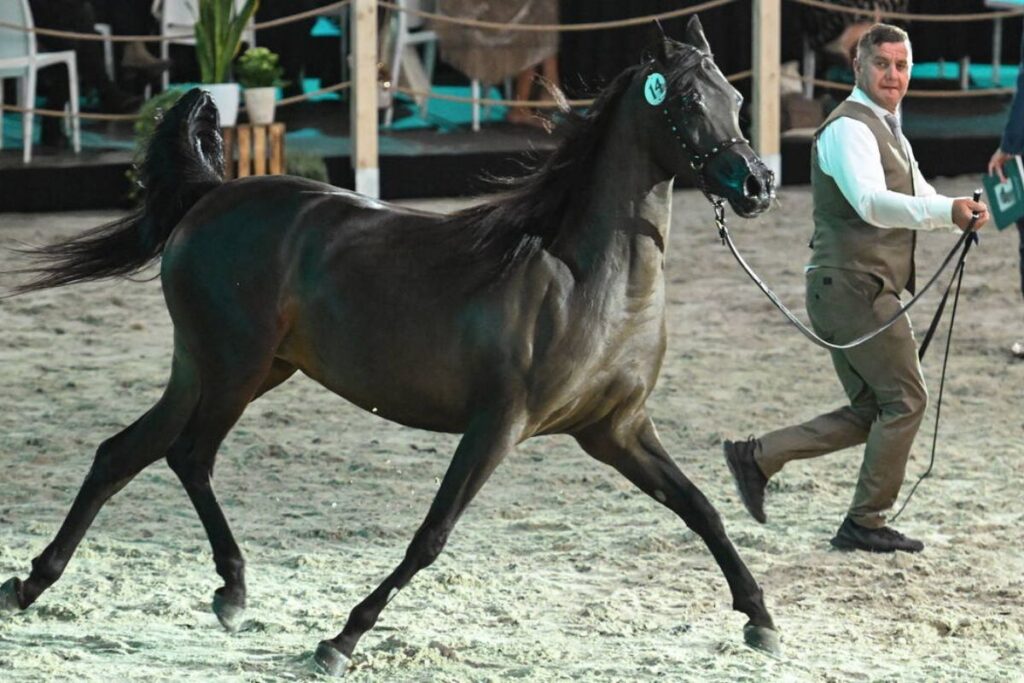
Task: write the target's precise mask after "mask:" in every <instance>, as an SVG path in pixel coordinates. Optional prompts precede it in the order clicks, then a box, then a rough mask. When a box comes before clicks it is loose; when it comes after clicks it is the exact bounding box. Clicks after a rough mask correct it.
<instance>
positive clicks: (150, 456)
mask: <svg viewBox="0 0 1024 683" xmlns="http://www.w3.org/2000/svg"><path fill="white" fill-rule="evenodd" d="M198 398H199V386H198V383H197V381H196V376H195V373H194V369H193V368H192V367H191V363H190V361H189V360H188V359H187V358H185V357H183V356H182V355H180V354H179V353H177V352H176V353H175V357H174V360H173V362H172V366H171V377H170V380H169V381H168V384H167V388H166V389H165V390H164V394H163V396H162V397H161V398H160V400H159V401H158V402H157V403H156V405H154V406H153V407H152V408H151V409H150V410H149V411H148V412H147V413H146V414H144V415H143V416H142V417H140V418H139V419H138V420H136V421H135V422H134V423H133V424H132V425H130V426H129V427H127V428H126V429H124V430H122V431H121V432H120V433H118V434H117V435H115V436H113V437H111V438H110V439H107V440H106V441H104V442H103V443H102V444H101V445H100V447H99V448H98V449H97V451H96V457H95V460H94V461H93V464H92V467H91V468H90V469H89V473H88V474H87V475H86V477H85V481H84V482H83V484H82V486H81V488H80V489H79V491H78V495H77V496H76V497H75V500H74V503H72V505H71V510H70V511H69V512H68V514H67V517H66V518H65V519H64V523H63V524H62V525H61V527H60V530H59V531H58V532H57V535H56V537H55V538H54V539H53V541H52V542H51V543H50V544H49V545H48V546H47V547H46V549H44V550H43V552H42V553H40V554H39V556H38V557H36V558H35V559H33V560H32V572H31V573H30V574H29V576H28V578H27V579H26V580H25V581H21V580H20V579H17V578H12V579H10V580H8V581H7V582H6V583H4V584H3V586H0V610H3V609H4V608H6V609H10V610H14V609H26V608H28V607H29V605H31V604H32V603H33V602H35V601H36V599H37V598H38V597H39V596H40V594H42V592H43V591H45V590H46V589H47V588H49V587H50V586H52V585H53V584H54V583H55V582H56V581H57V579H59V578H60V576H61V574H62V573H63V572H64V569H65V567H67V564H68V562H69V561H70V560H71V556H72V555H73V554H74V552H75V549H76V548H77V547H78V544H79V543H80V542H81V540H82V538H83V537H84V536H85V533H86V531H87V530H88V529H89V526H90V525H91V524H92V522H93V520H94V519H95V518H96V515H97V514H98V513H99V511H100V508H102V507H103V505H104V504H105V503H106V502H107V501H108V500H109V499H110V498H111V497H112V496H113V495H114V494H116V493H117V492H118V491H120V490H121V489H122V488H124V487H125V486H126V485H127V484H128V482H130V481H131V480H132V479H133V478H134V477H135V476H136V475H137V474H138V473H139V472H141V471H142V470H143V469H145V468H146V467H147V466H148V465H150V464H152V463H154V462H156V461H157V460H159V459H160V458H162V457H163V456H164V454H165V453H166V452H167V448H168V447H169V446H170V445H171V442H172V441H173V440H174V439H175V438H176V437H177V436H178V434H179V433H180V432H181V430H182V428H184V426H185V424H186V423H187V422H188V419H189V416H190V415H191V414H192V411H193V409H194V408H195V405H196V403H197V401H198Z"/></svg>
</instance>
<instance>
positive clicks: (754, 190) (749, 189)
mask: <svg viewBox="0 0 1024 683" xmlns="http://www.w3.org/2000/svg"><path fill="white" fill-rule="evenodd" d="M763 192H764V186H763V185H762V184H761V181H760V180H758V179H757V176H755V175H753V174H751V175H748V176H747V179H746V180H745V181H744V182H743V196H744V197H747V198H748V199H749V198H750V197H759V196H761V194H762V193H763Z"/></svg>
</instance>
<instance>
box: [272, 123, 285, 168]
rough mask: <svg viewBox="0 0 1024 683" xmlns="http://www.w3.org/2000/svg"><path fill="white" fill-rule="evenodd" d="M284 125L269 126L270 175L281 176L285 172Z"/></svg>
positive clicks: (274, 124) (273, 124)
mask: <svg viewBox="0 0 1024 683" xmlns="http://www.w3.org/2000/svg"><path fill="white" fill-rule="evenodd" d="M285 166H286V163H285V158H284V124H283V123H272V124H270V175H281V174H282V173H284V171H285Z"/></svg>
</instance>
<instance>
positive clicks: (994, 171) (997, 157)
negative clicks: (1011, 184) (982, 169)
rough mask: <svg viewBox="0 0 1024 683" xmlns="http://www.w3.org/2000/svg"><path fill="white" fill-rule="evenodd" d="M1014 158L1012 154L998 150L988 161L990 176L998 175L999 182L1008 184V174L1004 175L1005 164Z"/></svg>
mask: <svg viewBox="0 0 1024 683" xmlns="http://www.w3.org/2000/svg"><path fill="white" fill-rule="evenodd" d="M1012 158H1013V155H1012V154H1007V153H1006V152H1004V151H1003V150H1002V149H1001V148H1000V149H997V150H996V151H995V152H993V153H992V158H991V159H989V160H988V174H989V175H998V176H999V182H1001V183H1005V182H1006V174H1005V173H1003V164H1005V163H1006V162H1007V161H1009V160H1010V159H1012Z"/></svg>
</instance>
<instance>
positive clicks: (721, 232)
mask: <svg viewBox="0 0 1024 683" xmlns="http://www.w3.org/2000/svg"><path fill="white" fill-rule="evenodd" d="M701 190H702V191H703V192H704V196H706V197H707V198H708V201H710V202H711V204H712V206H714V209H715V223H716V225H717V226H718V236H719V237H720V238H721V240H722V244H725V245H728V247H729V250H730V251H731V252H732V254H733V256H735V257H736V260H737V261H738V262H739V264H740V265H741V266H742V267H743V270H744V271H746V273H747V275H749V276H750V278H751V279H752V280H753V281H754V283H755V284H756V285H757V286H758V288H759V289H760V290H761V291H762V292H764V293H765V295H766V296H767V297H768V298H769V299H771V301H772V303H773V304H775V307H776V308H778V309H779V310H780V311H782V313H783V314H784V315H785V316H786V317H787V318H788V319H789V321H790V322H791V323H793V324H794V325H796V327H797V328H798V329H799V330H800V331H801V332H803V334H804V336H805V337H807V338H808V339H810V340H811V341H812V342H814V343H815V344H817V345H818V346H823V347H825V348H828V349H849V348H853V347H855V346H858V345H860V344H863V343H864V342H866V341H868V340H869V339H872V338H874V337H875V336H877V335H879V334H881V333H882V332H883V331H885V330H887V329H888V328H889V327H891V326H892V325H893V324H894V323H895V322H896V321H897V320H898V319H899V318H900V317H902V316H903V314H904V313H906V312H907V310H909V309H910V307H911V306H913V305H914V304H915V303H916V302H917V300H918V298H919V297H920V296H921V295H922V294H924V293H925V292H926V291H928V288H929V287H931V286H932V284H933V283H934V282H935V280H936V279H938V277H939V274H940V273H942V271H943V270H945V268H946V266H947V265H949V262H950V261H951V260H952V258H953V255H954V254H955V253H956V252H957V250H958V249H960V246H961V245H963V250H962V251H961V252H960V259H959V260H958V261H957V264H956V268H954V269H953V276H952V277H951V278H950V280H949V285H947V286H946V291H945V292H944V293H943V295H942V301H941V302H940V303H939V306H938V309H937V310H936V311H935V316H934V317H933V318H932V322H931V325H929V326H928V332H927V333H926V334H925V336H924V339H923V341H922V342H921V348H920V349H919V351H918V360H919V361H920V360H921V359H923V358H924V354H925V351H927V350H928V344H929V343H930V342H931V339H932V335H933V334H934V333H935V329H936V327H937V326H938V324H939V320H940V319H941V318H942V312H943V310H945V308H946V300H947V298H948V297H949V290H950V289H951V288H952V287H953V281H954V280H955V281H956V292H955V293H954V295H953V308H952V310H951V311H950V314H949V330H948V331H947V333H946V349H945V352H944V353H943V356H942V374H941V376H940V378H939V399H938V401H936V404H935V429H934V431H933V432H932V451H931V457H930V459H929V461H928V468H927V469H926V470H925V471H924V474H922V475H921V476H920V477H918V479H917V481H916V482H914V486H913V487H911V489H910V493H908V494H907V497H906V498H905V499H904V500H903V505H901V506H900V509H899V510H897V511H896V514H894V515H893V516H892V518H891V519H890V520H889V521H890V522H895V521H896V519H897V518H898V517H899V516H900V515H901V514H903V510H905V509H906V507H907V504H908V503H909V502H910V499H911V498H913V496H914V493H915V492H916V491H917V487H918V486H920V485H921V482H922V481H924V480H925V479H926V478H927V477H929V476H930V475H931V473H932V468H933V467H934V466H935V449H936V446H937V444H938V440H939V423H940V420H941V417H942V395H943V391H944V389H945V387H946V367H947V365H948V363H949V349H950V346H952V342H953V325H954V324H955V323H956V309H957V304H958V303H959V302H960V285H961V283H962V282H963V279H964V263H965V261H966V259H967V252H969V251H970V250H971V246H973V245H975V244H977V243H978V234H977V233H976V232H974V224H975V222H976V221H977V220H978V214H974V215H972V216H971V221H970V223H968V224H967V229H966V230H964V232H963V234H962V235H961V236H960V239H959V241H957V243H956V244H955V245H953V248H952V249H951V250H950V252H949V254H947V255H946V258H945V260H944V261H943V262H942V265H941V266H940V267H939V269H938V271H936V273H935V274H934V275H933V276H932V278H931V279H930V280H929V281H928V284H926V285H925V286H924V289H922V290H921V291H920V292H918V293H917V294H915V295H914V296H913V297H912V298H911V299H910V301H908V302H907V305H906V306H904V307H902V308H901V309H900V311H899V312H898V313H897V314H896V315H895V316H894V317H893V318H892V319H891V320H889V321H888V322H886V323H885V324H884V325H882V326H881V327H880V328H878V329H877V330H875V331H874V332H871V333H869V334H866V335H864V336H862V337H859V338H857V339H855V340H853V341H852V342H850V343H849V344H842V345H838V344H832V343H830V342H827V341H825V340H824V339H822V338H821V337H819V336H818V335H816V334H815V333H814V332H813V331H811V330H810V329H808V328H807V326H806V325H804V324H803V323H802V322H800V320H798V319H797V318H796V316H795V315H793V313H792V312H791V311H790V310H789V309H788V308H786V307H785V305H783V304H782V302H781V301H779V298H778V297H777V296H776V295H775V292H773V291H772V290H771V289H769V288H768V287H767V285H765V284H764V282H762V281H761V279H760V278H759V277H758V276H757V274H756V273H754V271H753V270H751V269H750V266H748V265H747V263H746V261H744V260H743V257H742V256H740V254H739V252H738V251H737V250H736V245H735V244H733V241H732V237H731V236H730V235H729V229H728V227H726V224H725V205H724V202H723V201H722V200H721V199H719V198H718V197H714V196H712V195H711V194H710V193H708V192H707V190H705V189H704V187H701ZM980 198H981V191H980V190H976V191H975V192H974V201H978V200H979V199H980Z"/></svg>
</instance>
